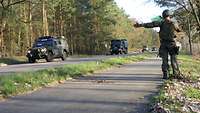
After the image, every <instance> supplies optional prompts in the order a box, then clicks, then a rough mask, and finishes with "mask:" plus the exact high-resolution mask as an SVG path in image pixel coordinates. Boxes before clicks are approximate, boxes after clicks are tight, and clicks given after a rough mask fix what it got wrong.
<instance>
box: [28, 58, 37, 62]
mask: <svg viewBox="0 0 200 113" xmlns="http://www.w3.org/2000/svg"><path fill="white" fill-rule="evenodd" d="M35 61H36V60H35V59H34V58H28V62H29V63H35Z"/></svg>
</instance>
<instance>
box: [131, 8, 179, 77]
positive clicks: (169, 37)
mask: <svg viewBox="0 0 200 113" xmlns="http://www.w3.org/2000/svg"><path fill="white" fill-rule="evenodd" d="M162 16H163V20H162V21H154V22H151V23H143V24H138V23H136V24H135V25H134V26H135V27H145V28H153V27H160V32H159V36H160V43H161V45H160V48H159V55H160V57H161V58H162V72H163V79H167V78H168V77H169V64H168V60H169V59H168V55H170V60H171V66H172V69H173V75H174V77H175V78H177V77H179V75H180V71H179V66H178V63H177V58H176V56H177V55H178V51H179V48H178V47H177V45H176V42H175V38H176V35H175V32H180V29H179V27H178V24H177V23H176V22H175V21H173V20H172V17H173V14H172V12H171V11H169V10H164V11H163V13H162Z"/></svg>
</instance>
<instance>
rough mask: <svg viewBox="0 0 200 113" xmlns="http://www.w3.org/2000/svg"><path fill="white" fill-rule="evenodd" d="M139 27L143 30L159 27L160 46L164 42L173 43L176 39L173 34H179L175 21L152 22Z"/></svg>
mask: <svg viewBox="0 0 200 113" xmlns="http://www.w3.org/2000/svg"><path fill="white" fill-rule="evenodd" d="M141 26H142V27H145V28H154V27H160V32H159V36H160V42H161V44H162V43H165V42H174V41H175V40H174V39H175V38H176V34H175V32H180V28H179V26H178V24H177V22H176V21H167V20H163V21H154V22H151V23H144V24H141Z"/></svg>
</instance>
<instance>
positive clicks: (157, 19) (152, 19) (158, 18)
mask: <svg viewBox="0 0 200 113" xmlns="http://www.w3.org/2000/svg"><path fill="white" fill-rule="evenodd" d="M162 20H163V18H162V17H161V16H156V17H153V18H151V21H159V22H161V21H162Z"/></svg>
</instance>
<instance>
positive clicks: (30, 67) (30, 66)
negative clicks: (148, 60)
mask: <svg viewBox="0 0 200 113" xmlns="http://www.w3.org/2000/svg"><path fill="white" fill-rule="evenodd" d="M135 54H136V53H132V54H129V55H135ZM120 56H127V55H120ZM113 57H118V55H113V56H111V55H101V56H100V55H99V56H92V57H85V58H73V57H69V58H67V59H66V61H61V60H60V59H55V60H54V61H53V62H46V61H45V60H40V62H39V63H27V64H16V65H8V66H4V67H0V75H5V74H10V73H14V72H30V71H37V70H41V69H46V68H54V67H59V66H63V65H66V64H78V63H82V62H91V61H98V60H103V59H107V58H113Z"/></svg>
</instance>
